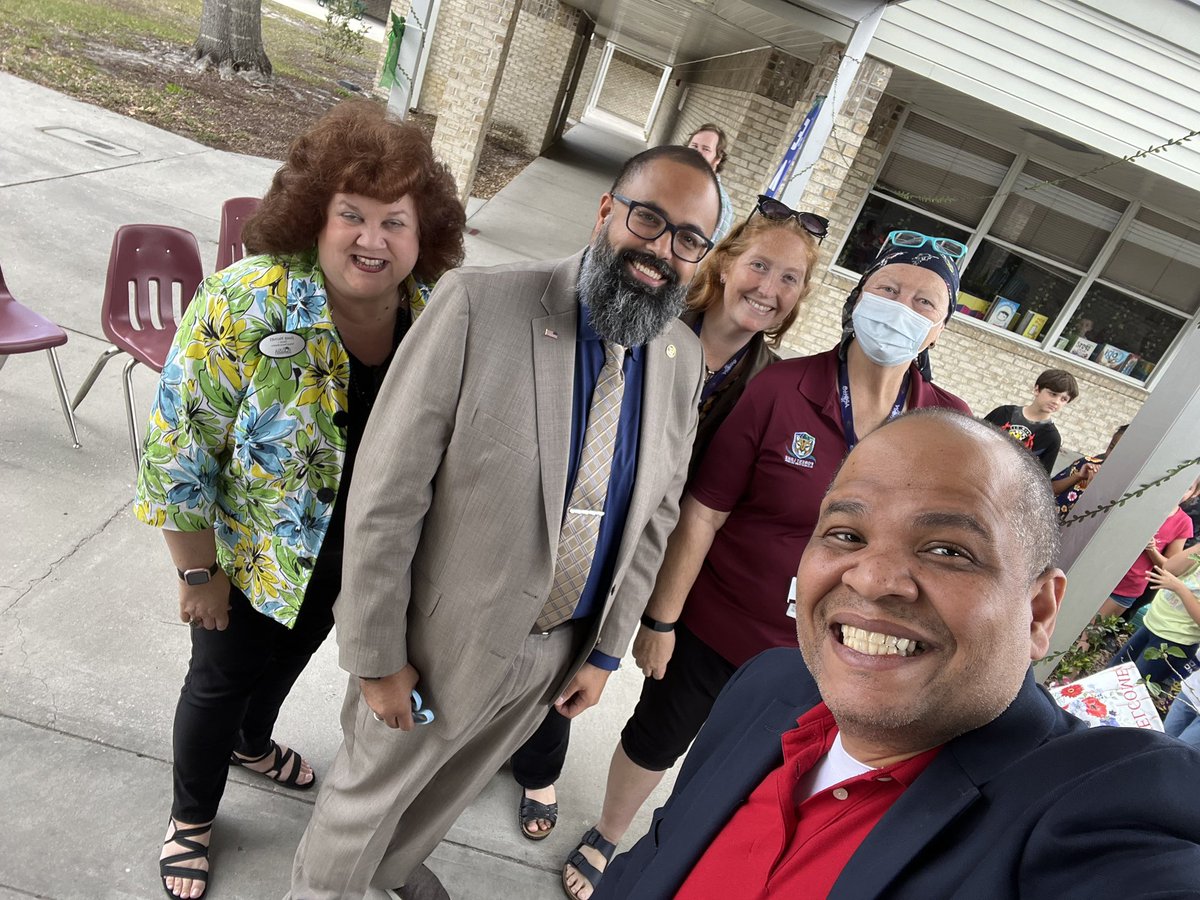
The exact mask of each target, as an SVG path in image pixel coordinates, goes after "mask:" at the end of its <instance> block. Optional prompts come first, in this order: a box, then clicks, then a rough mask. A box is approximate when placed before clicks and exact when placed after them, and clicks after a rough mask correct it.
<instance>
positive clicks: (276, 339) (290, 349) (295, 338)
mask: <svg viewBox="0 0 1200 900" xmlns="http://www.w3.org/2000/svg"><path fill="white" fill-rule="evenodd" d="M303 349H304V338H303V337H301V336H300V335H298V334H296V333H295V332H291V331H280V332H276V333H275V334H268V335H267V336H266V337H265V338H263V339H262V340H261V341H259V342H258V352H259V353H261V354H262V355H263V356H269V357H270V358H271V359H287V358H288V357H289V356H295V355H296V354H297V353H299V352H300V351H301V350H303Z"/></svg>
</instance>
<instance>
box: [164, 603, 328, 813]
mask: <svg viewBox="0 0 1200 900" xmlns="http://www.w3.org/2000/svg"><path fill="white" fill-rule="evenodd" d="M314 595H315V596H314ZM334 595H336V592H334ZM333 599H334V596H331V595H329V594H326V593H325V592H314V591H309V594H308V596H307V597H306V598H305V601H304V603H303V604H302V605H301V607H300V613H299V615H297V617H296V622H295V627H293V628H287V627H285V626H283V625H280V624H279V623H278V622H276V621H275V620H274V619H271V618H270V617H268V616H265V615H263V614H262V613H260V612H258V611H257V610H255V609H254V607H253V606H251V605H250V601H249V600H247V599H246V597H245V596H244V595H243V594H242V592H241V591H239V590H237V588H232V587H231V588H230V591H229V605H230V610H229V627H228V628H226V629H225V630H224V631H215V630H214V631H208V630H207V629H204V628H192V629H191V635H192V658H191V661H190V662H189V663H188V673H187V677H186V678H185V679H184V681H183V690H182V691H180V692H179V704H178V705H177V706H176V707H175V729H174V738H173V746H174V756H175V760H174V769H173V771H174V791H175V793H174V801H173V803H172V805H171V815H172V816H174V817H175V818H176V819H177V820H178V821H181V822H189V823H199V822H208V821H210V820H211V819H213V818H214V817H215V816H216V814H217V807H218V806H219V805H220V802H221V795H222V794H223V793H224V792H225V779H226V776H227V775H228V774H229V755H230V753H232V752H233V751H234V750H237V751H238V752H239V753H241V754H242V755H244V756H251V757H254V756H260V755H262V754H263V753H265V752H267V750H268V749H270V746H271V731H272V729H273V728H274V727H275V720H276V718H278V716H279V708H280V707H281V706H282V705H283V701H284V699H285V698H286V697H287V695H288V691H290V690H291V689H292V685H293V684H295V682H296V679H297V678H298V677H299V676H300V673H301V672H302V671H303V670H304V667H305V665H307V664H308V661H309V659H311V658H312V655H313V653H315V652H316V650H317V648H318V647H320V646H321V642H322V641H324V640H325V637H326V636H327V635H328V634H329V631H330V629H331V628H332V627H333Z"/></svg>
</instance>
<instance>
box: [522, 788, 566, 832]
mask: <svg viewBox="0 0 1200 900" xmlns="http://www.w3.org/2000/svg"><path fill="white" fill-rule="evenodd" d="M517 818H518V821H519V822H520V823H521V834H523V835H525V837H527V838H529V840H531V841H544V840H545V839H546V838H548V837H549V836H550V832H552V831H553V830H554V826H555V825H557V824H558V804H557V803H542V802H540V801H538V800H533V799H531V798H529V797H526V796H525V792H524V791H522V792H521V809H520V811H519V812H518V813H517ZM538 820H543V821H546V822H549V823H550V827H549V828H547V829H546V830H545V831H530V830H529V826H530V825H533V824H534V823H535V822H537V821H538Z"/></svg>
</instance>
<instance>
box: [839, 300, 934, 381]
mask: <svg viewBox="0 0 1200 900" xmlns="http://www.w3.org/2000/svg"><path fill="white" fill-rule="evenodd" d="M851 321H852V322H853V324H854V338H855V340H856V341H858V346H859V347H861V348H862V351H863V353H865V354H866V355H867V359H869V360H871V362H873V363H876V364H878V365H881V366H899V365H902V364H907V363H910V362H912V361H913V359H914V358H916V355H917V354H918V353H920V352H921V345H922V344H923V343H925V338H927V337H929V331H930V329H932V328H933V326H934V324H935V323H933V322H931V321H929V320H928V319H927V318H925V317H924V316H923V315H921V314H920V313H918V312H915V311H914V310H913V309H911V308H910V307H909V306H908V305H907V304H904V303H900V302H898V301H896V300H889V299H887V298H886V297H880V296H878V295H876V294H863V295H862V296H861V297H859V299H858V303H857V304H856V305H855V307H854V312H853V314H852V317H851Z"/></svg>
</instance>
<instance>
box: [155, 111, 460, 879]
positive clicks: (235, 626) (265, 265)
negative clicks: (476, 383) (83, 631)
mask: <svg viewBox="0 0 1200 900" xmlns="http://www.w3.org/2000/svg"><path fill="white" fill-rule="evenodd" d="M463 223H464V215H463V209H462V206H461V204H460V203H459V201H458V198H457V192H456V188H455V185H454V181H453V179H452V178H451V177H450V175H449V173H448V172H447V171H446V169H445V168H444V167H443V166H442V165H441V164H440V163H438V162H437V161H436V160H435V159H434V158H433V153H432V151H431V149H430V147H429V142H428V140H427V139H426V138H425V137H424V136H423V135H422V134H421V132H420V131H419V130H418V129H417V128H416V127H415V126H411V125H405V124H404V123H402V122H400V121H398V120H395V119H392V118H389V117H388V116H387V115H386V113H385V111H384V110H383V108H382V107H380V106H379V105H377V104H375V103H371V102H369V101H351V102H347V103H343V104H340V105H339V106H337V107H335V108H334V109H333V110H332V111H331V112H330V113H328V114H327V115H326V116H325V117H324V118H322V119H321V120H320V121H319V122H318V123H317V124H316V125H315V126H314V127H313V128H312V129H311V130H310V131H308V132H307V133H305V134H303V135H301V136H300V137H299V138H297V140H296V141H295V142H294V143H293V145H292V147H291V149H290V150H289V152H288V158H287V161H286V162H285V163H284V165H283V166H282V167H281V168H280V169H279V171H278V172H277V173H276V174H275V178H274V180H273V181H272V184H271V187H270V190H268V192H267V195H266V197H265V198H264V200H263V204H262V206H261V208H260V209H259V211H258V213H257V214H256V215H255V216H254V217H253V218H251V219H250V220H249V221H248V222H247V223H246V226H245V229H244V240H245V243H246V247H247V248H248V250H249V251H250V252H251V253H255V254H259V255H254V256H249V257H247V258H246V259H243V260H241V261H240V262H237V263H235V264H234V265H232V266H230V267H229V268H227V269H225V270H224V271H221V272H218V273H216V274H215V275H212V276H210V277H209V278H207V279H206V280H205V281H204V283H203V284H202V285H201V286H200V289H199V290H198V291H197V293H196V297H195V299H194V300H193V301H192V303H191V305H190V306H189V307H188V310H187V313H186V314H185V315H184V317H183V320H182V321H181V322H180V325H179V331H178V333H177V334H176V336H175V343H174V346H173V347H172V349H171V352H170V355H169V356H168V358H167V363H166V365H165V366H164V367H163V371H162V377H161V379H160V382H159V388H158V395H157V397H156V398H155V402H154V406H153V408H152V410H151V414H150V425H149V428H148V432H147V436H146V444H145V449H144V454H143V457H142V463H141V469H140V471H139V473H138V491H137V504H136V513H137V516H138V518H139V519H141V520H142V521H144V522H147V523H149V524H151V525H156V526H158V527H161V528H163V529H164V531H163V533H164V536H165V537H166V541H167V548H168V550H169V552H170V555H171V558H172V561H173V562H174V564H175V567H176V570H177V572H178V575H179V579H180V581H179V614H180V618H181V619H182V620H183V621H184V622H188V623H190V624H191V625H192V628H191V642H192V653H191V661H190V663H189V667H188V674H187V677H186V678H185V680H184V684H183V690H182V691H181V692H180V697H179V704H178V706H177V707H176V710H175V727H174V741H173V750H174V800H173V804H172V808H171V820H170V823H169V825H168V830H167V837H166V840H165V842H164V844H163V849H162V853H161V856H160V860H159V869H160V873H161V875H162V879H163V887H164V889H165V890H166V892H167V894H168V895H170V896H175V897H190V898H196V897H200V896H202V895H203V893H204V891H205V889H206V887H207V882H208V844H209V838H210V836H211V830H212V822H213V819H214V818H215V816H216V813H217V806H218V804H219V803H220V799H221V795H222V793H223V791H224V788H225V779H226V775H227V774H228V769H229V766H231V765H237V766H244V767H246V768H248V769H250V770H253V771H255V772H259V773H261V774H263V775H265V776H267V777H268V778H271V779H272V780H273V781H275V782H277V783H279V784H282V785H284V786H285V787H290V788H296V789H301V790H303V789H307V788H310V787H312V785H313V784H314V783H315V777H314V775H313V772H312V769H311V768H310V767H309V765H308V764H307V763H306V762H305V761H304V760H303V759H301V758H300V756H299V754H297V753H296V752H295V751H293V750H291V749H289V748H287V747H285V746H283V745H281V744H278V743H276V742H275V741H274V740H273V739H272V736H271V734H272V729H273V727H274V724H275V720H276V717H277V716H278V714H279V709H280V706H281V705H282V703H283V700H284V698H285V697H286V696H287V694H288V691H289V690H290V689H291V686H292V684H293V683H294V682H295V680H296V678H297V677H298V676H299V674H300V672H301V671H302V670H303V669H304V666H305V665H306V664H307V662H308V660H309V658H310V657H311V656H312V654H313V653H314V652H315V651H316V649H317V647H318V646H320V644H321V642H322V641H323V640H324V639H325V637H326V635H328V634H329V631H330V629H331V628H332V626H333V614H332V608H333V601H334V600H335V599H336V597H337V594H338V590H339V587H340V583H341V562H342V542H343V523H344V516H345V510H344V505H345V498H346V495H347V492H348V489H349V486H350V479H351V474H352V472H353V468H354V455H355V452H356V450H357V448H358V444H359V441H360V439H361V438H362V434H363V431H364V429H365V428H366V424H367V419H368V416H369V415H370V411H371V405H372V403H373V401H374V399H375V396H376V393H377V391H378V389H379V384H380V382H381V380H382V378H383V376H384V374H385V373H386V370H387V367H388V363H389V362H390V361H391V358H392V355H393V353H394V352H395V350H396V347H397V345H398V344H399V342H400V339H401V338H402V337H403V336H404V334H405V332H406V331H407V330H408V327H409V325H410V324H411V322H412V319H413V318H414V317H415V316H416V315H417V314H418V313H419V312H420V310H421V308H422V307H423V305H424V302H425V298H426V297H427V296H428V292H429V288H430V286H431V284H432V282H433V280H434V279H436V278H437V277H439V276H440V275H441V274H442V272H444V271H445V270H446V269H447V268H450V267H452V266H455V265H458V264H459V262H461V260H462V227H463Z"/></svg>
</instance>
